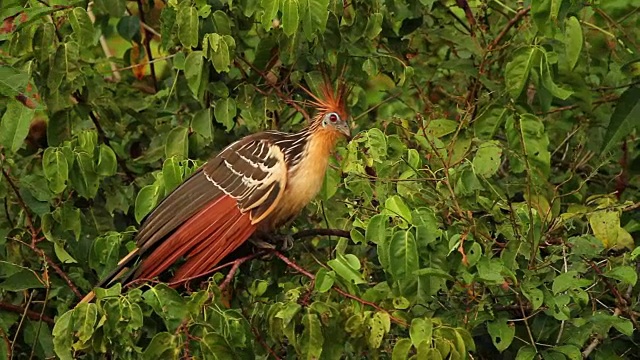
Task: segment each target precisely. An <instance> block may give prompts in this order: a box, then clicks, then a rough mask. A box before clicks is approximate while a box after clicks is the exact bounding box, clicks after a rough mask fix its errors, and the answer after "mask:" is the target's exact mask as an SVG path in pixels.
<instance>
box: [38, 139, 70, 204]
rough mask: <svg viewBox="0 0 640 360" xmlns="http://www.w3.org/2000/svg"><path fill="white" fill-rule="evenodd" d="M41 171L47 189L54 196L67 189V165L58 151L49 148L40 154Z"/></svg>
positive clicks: (65, 159)
mask: <svg viewBox="0 0 640 360" xmlns="http://www.w3.org/2000/svg"><path fill="white" fill-rule="evenodd" d="M42 169H43V170H44V176H45V177H46V178H47V180H48V181H49V189H51V191H53V192H54V193H55V194H59V193H61V192H62V191H63V190H64V189H65V188H66V187H67V179H68V178H69V164H68V163H67V158H66V157H65V156H64V154H63V153H62V151H60V149H56V148H52V147H49V148H47V149H46V150H45V151H44V153H43V154H42Z"/></svg>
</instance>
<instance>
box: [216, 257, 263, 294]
mask: <svg viewBox="0 0 640 360" xmlns="http://www.w3.org/2000/svg"><path fill="white" fill-rule="evenodd" d="M256 256H257V253H256V254H251V255H248V256H244V257H241V258H239V259H236V260H234V261H232V263H233V266H232V267H231V270H229V273H228V274H227V276H226V277H225V278H224V281H223V282H222V284H220V290H224V289H225V288H226V287H227V286H228V285H229V284H230V283H231V280H232V279H233V276H234V275H235V274H236V272H237V271H238V269H239V268H240V265H242V264H244V263H245V262H247V261H249V260H251V259H253V258H255V257H256Z"/></svg>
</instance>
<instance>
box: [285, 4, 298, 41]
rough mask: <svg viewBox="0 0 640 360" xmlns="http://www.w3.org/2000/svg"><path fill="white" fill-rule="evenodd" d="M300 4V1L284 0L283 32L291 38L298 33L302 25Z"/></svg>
mask: <svg viewBox="0 0 640 360" xmlns="http://www.w3.org/2000/svg"><path fill="white" fill-rule="evenodd" d="M299 8H300V4H299V3H298V0H282V31H284V33H285V34H286V35H287V36H291V35H293V34H295V33H296V32H297V31H298V24H299V23H300V9H299Z"/></svg>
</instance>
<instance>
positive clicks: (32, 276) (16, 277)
mask: <svg viewBox="0 0 640 360" xmlns="http://www.w3.org/2000/svg"><path fill="white" fill-rule="evenodd" d="M44 287H45V286H44V284H43V283H42V281H41V280H40V279H39V278H38V276H36V273H35V272H34V271H33V270H31V269H23V270H21V271H18V272H16V273H14V274H12V275H11V276H9V277H7V279H6V280H5V281H3V282H2V283H0V289H2V290H6V291H14V292H16V291H23V290H27V289H44Z"/></svg>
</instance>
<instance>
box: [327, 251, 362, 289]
mask: <svg viewBox="0 0 640 360" xmlns="http://www.w3.org/2000/svg"><path fill="white" fill-rule="evenodd" d="M327 265H329V267H330V268H332V269H333V270H334V271H335V272H336V274H338V275H339V276H340V277H341V278H343V279H345V280H347V281H349V282H352V283H354V284H364V283H366V281H364V279H363V278H362V274H360V271H359V270H360V261H359V260H358V258H357V257H356V256H355V255H353V254H346V255H343V254H341V253H337V254H336V258H335V259H331V260H329V261H327Z"/></svg>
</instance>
